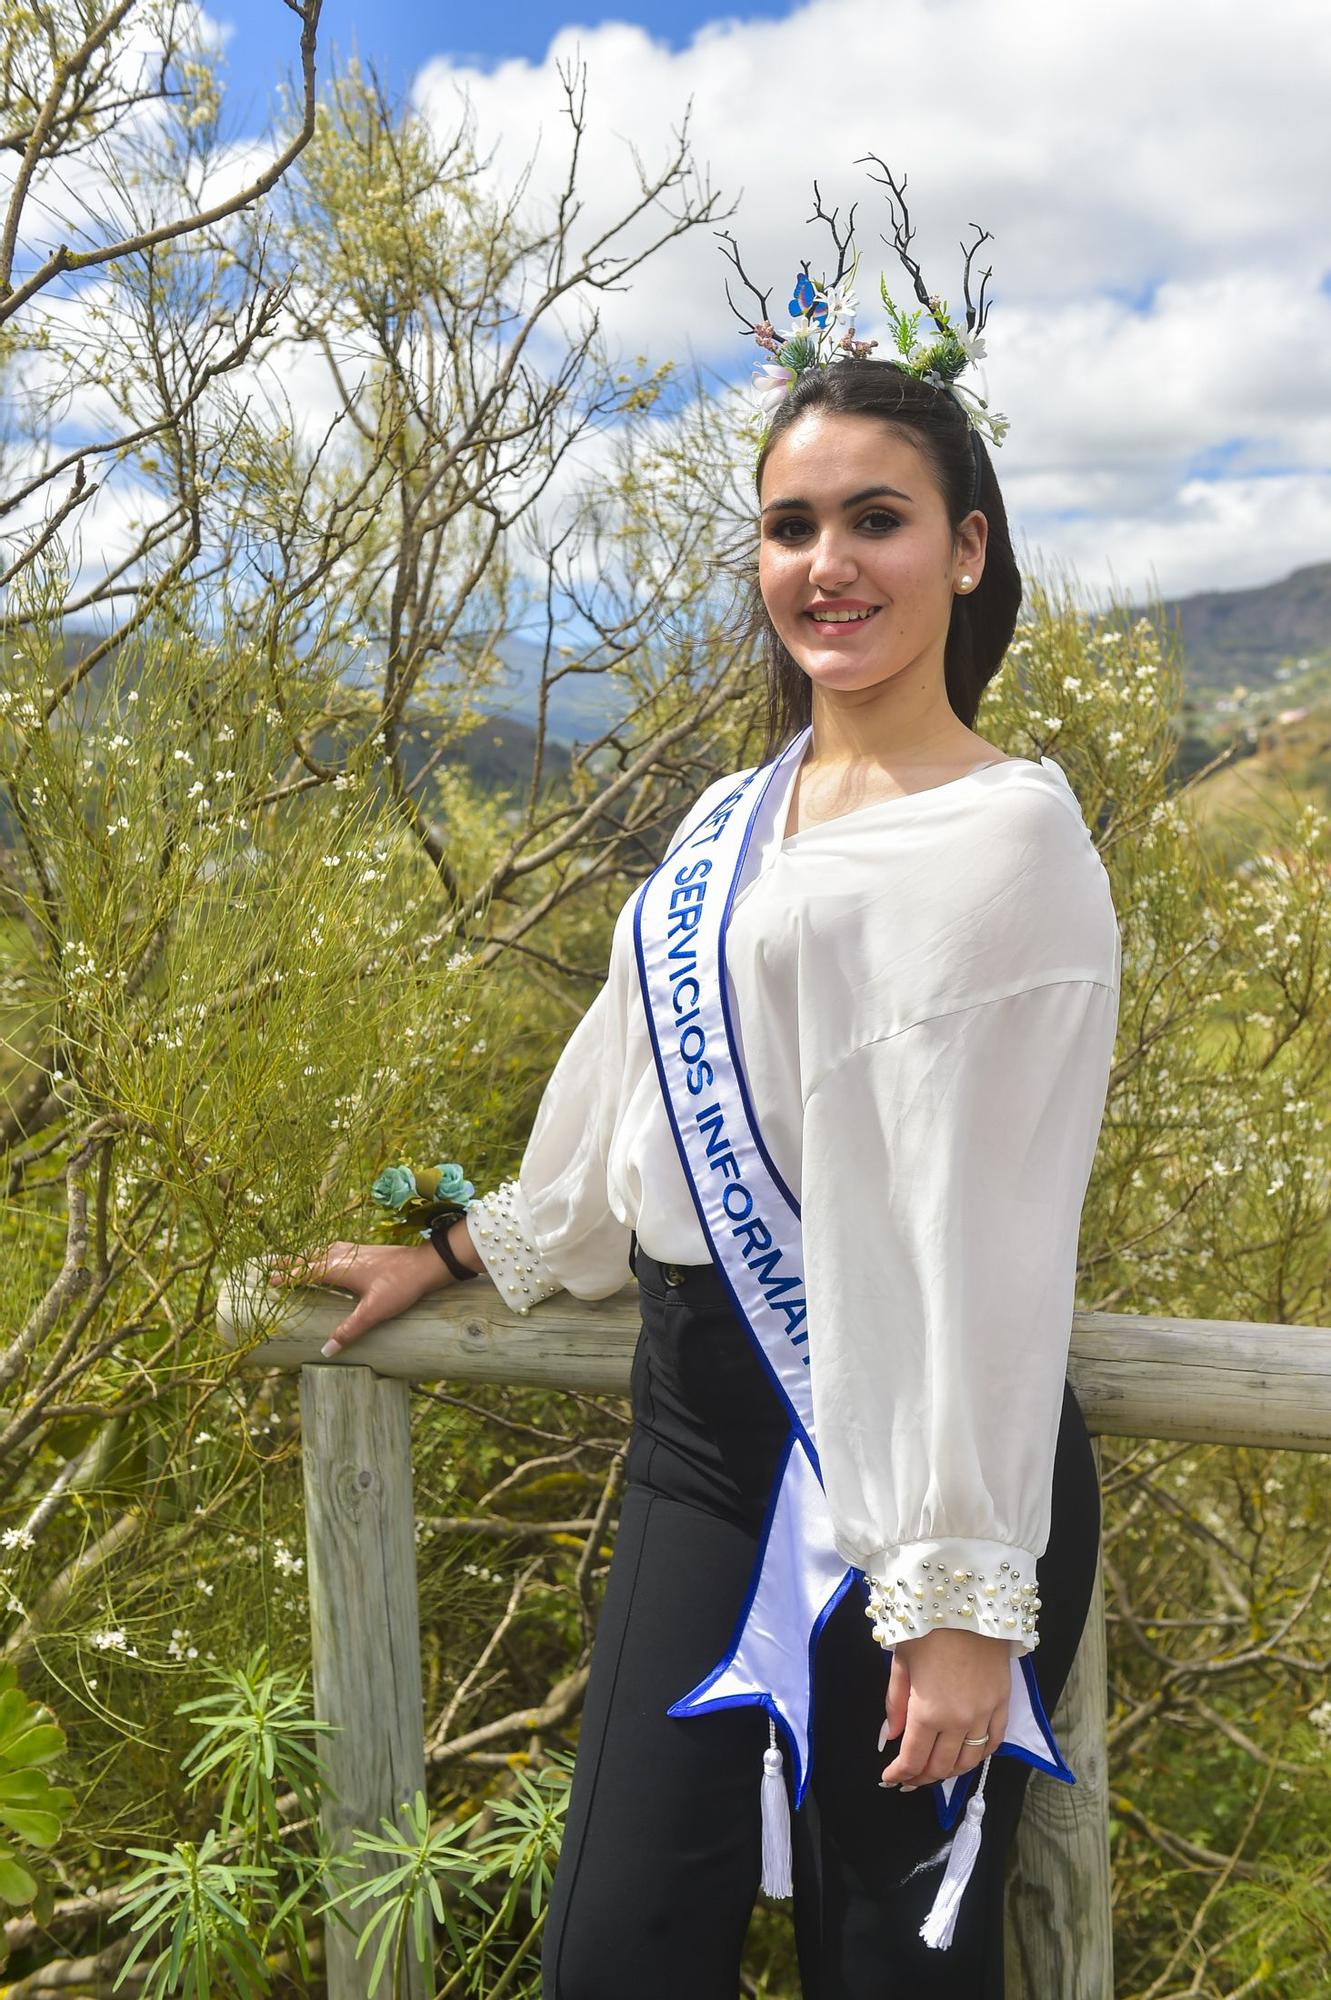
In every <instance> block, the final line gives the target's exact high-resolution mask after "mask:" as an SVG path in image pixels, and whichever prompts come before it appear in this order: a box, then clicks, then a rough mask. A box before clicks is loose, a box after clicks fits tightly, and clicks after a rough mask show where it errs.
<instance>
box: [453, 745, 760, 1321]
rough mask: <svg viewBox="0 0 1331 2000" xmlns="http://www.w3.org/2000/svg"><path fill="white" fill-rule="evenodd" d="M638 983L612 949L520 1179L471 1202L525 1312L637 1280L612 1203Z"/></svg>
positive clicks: (480, 1238)
mask: <svg viewBox="0 0 1331 2000" xmlns="http://www.w3.org/2000/svg"><path fill="white" fill-rule="evenodd" d="M733 782H734V780H733V778H732V777H729V776H727V777H722V778H719V779H716V780H714V781H713V783H712V784H711V785H709V786H708V787H707V789H706V791H704V792H703V794H702V796H701V797H700V798H699V799H697V800H696V801H695V802H694V804H693V805H692V806H691V807H690V809H689V811H688V812H687V813H686V814H685V816H684V818H683V820H681V822H680V824H679V826H678V827H677V828H676V829H675V832H674V833H673V834H672V835H671V838H670V842H669V845H670V846H671V847H675V846H677V845H678V843H679V841H680V840H681V839H682V838H684V836H685V835H686V834H687V832H688V831H689V829H690V828H691V827H692V826H693V825H695V824H696V823H697V822H698V821H699V820H701V819H703V818H704V817H705V816H706V814H707V812H708V811H709V810H710V808H711V805H712V802H713V800H714V798H716V797H719V796H720V793H721V792H722V790H724V788H725V787H726V786H727V785H730V784H732V783H733ZM636 894H637V891H636V890H635V891H634V895H636ZM630 900H631V899H630ZM627 907H628V905H627V904H626V905H625V910H627ZM621 932H623V934H624V937H625V939H627V935H628V933H627V931H626V930H625V914H624V910H621V912H620V923H619V925H618V926H617V932H616V935H617V936H618V935H619V934H620V933H621ZM636 980H637V974H636V970H634V969H632V968H631V967H630V966H629V964H628V956H627V955H626V956H624V957H623V958H621V957H620V956H619V955H617V954H616V953H615V952H613V951H612V953H611V960H610V970H609V975H608V977H607V979H606V982H605V984H604V985H603V986H602V987H601V990H600V991H599V993H598V994H597V996H596V998H595V999H594V1000H593V1001H592V1004H591V1006H590V1007H589V1008H588V1009H587V1012H586V1013H585V1014H584V1015H583V1017H582V1019H581V1020H580V1021H579V1023H578V1025H577V1027H576V1028H575V1029H574V1030H573V1033H572V1035H571V1036H570V1037H569V1039H568V1041H567V1042H566V1043H565V1045H564V1049H563V1052H562V1054H561V1055H560V1058H559V1060H558V1062H557V1063H556V1064H555V1067H554V1070H553V1071H552V1072H551V1076H550V1081H549V1082H548V1084H547V1085H546V1087H545V1091H544V1093H543V1095H542V1097H541V1102H540V1106H539V1108H538V1110H537V1113H536V1120H535V1123H534V1124H533V1126H532V1130H531V1136H530V1138H529V1139H528V1141H527V1146H526V1150H525V1151H524V1153H523V1155H522V1164H521V1166H520V1167H519V1169H518V1176H517V1179H516V1180H512V1181H505V1182H503V1183H502V1185H501V1186H500V1187H498V1188H496V1189H495V1190H493V1192H491V1193H490V1194H487V1195H484V1196H482V1197H481V1198H480V1199H479V1200H477V1201H473V1202H470V1203H469V1204H468V1207H467V1227H468V1230H469V1232H470V1235H471V1238H472V1241H473V1242H474V1243H475V1245H476V1250H477V1254H478V1255H479V1257H480V1259H481V1262H482V1263H483V1264H484V1266H485V1268H486V1271H487V1273H488V1275H489V1276H490V1277H491V1278H492V1279H493V1281H494V1283H495V1285H496V1286H497V1287H498V1288H499V1291H500V1293H501V1295H502V1296H503V1298H504V1299H505V1300H506V1301H507V1302H508V1304H509V1305H511V1306H513V1307H514V1308H515V1310H516V1311H518V1312H527V1311H529V1310H530V1308H531V1307H532V1306H534V1305H536V1304H537V1303H538V1301H539V1300H541V1299H544V1298H548V1297H549V1296H550V1294H551V1293H552V1292H557V1291H561V1290H562V1291H569V1292H572V1293H573V1295H574V1297H575V1298H580V1299H602V1298H608V1297H609V1296H610V1295H611V1294H612V1293H613V1292H617V1291H618V1290H619V1289H620V1287H621V1286H623V1285H625V1284H627V1283H628V1282H629V1279H630V1275H631V1274H630V1269H629V1236H630V1231H629V1228H628V1226H627V1225H626V1224H625V1223H623V1222H621V1221H620V1219H619V1217H618V1216H617V1215H616V1214H615V1212H614V1210H613V1209H612V1208H611V1206H610V1199H609V1194H608V1191H607V1186H606V1171H607V1162H608V1160H609V1156H610V1142H611V1139H612V1138H613V1136H614V1130H615V1124H616V1120H617V1117H618V1112H619V1092H620V1088H621V1084H622V1081H623V1077H624V1068H625V1050H626V1045H627V1033H628V1021H627V1014H628V1009H629V1007H630V1006H633V1005H640V1004H641V1003H640V1002H639V1001H638V997H637V985H636Z"/></svg>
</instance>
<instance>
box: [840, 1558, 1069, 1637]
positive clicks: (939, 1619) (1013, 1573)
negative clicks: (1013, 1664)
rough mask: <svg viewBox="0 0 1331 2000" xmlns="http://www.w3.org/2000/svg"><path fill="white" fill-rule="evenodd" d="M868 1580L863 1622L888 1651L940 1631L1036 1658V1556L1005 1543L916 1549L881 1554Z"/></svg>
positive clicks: (1037, 1604) (870, 1568) (1037, 1603)
mask: <svg viewBox="0 0 1331 2000" xmlns="http://www.w3.org/2000/svg"><path fill="white" fill-rule="evenodd" d="M865 1576H866V1577H867V1579H868V1583H869V1602H868V1604H867V1605H866V1607H865V1616H866V1618H871V1619H872V1620H873V1627H872V1630H873V1636H874V1638H875V1639H876V1640H877V1641H878V1643H879V1645H880V1646H883V1647H885V1648H887V1649H889V1650H890V1649H891V1648H892V1647H893V1646H895V1645H896V1644H897V1642H898V1641H899V1640H902V1639H918V1638H919V1637H920V1635H921V1634H922V1633H924V1632H929V1631H932V1629H933V1627H934V1626H935V1625H951V1626H955V1627H956V1628H957V1629H958V1630H960V1631H967V1632H983V1633H984V1634H985V1635H986V1636H987V1637H988V1638H991V1639H1008V1640H1011V1641H1012V1642H1013V1650H1014V1652H1016V1653H1017V1654H1018V1655H1021V1654H1023V1653H1033V1652H1034V1651H1035V1648H1036V1646H1037V1645H1038V1644H1039V1643H1040V1638H1039V1632H1038V1630H1037V1621H1036V1613H1037V1611H1038V1610H1039V1609H1040V1599H1039V1596H1038V1594H1037V1586H1036V1581H1035V1557H1034V1556H1033V1555H1031V1554H1030V1553H1029V1552H1028V1551H1027V1550H1025V1549H1015V1548H1008V1547H1007V1546H1006V1545H1005V1544H1004V1543H1002V1542H915V1543H913V1544H911V1545H910V1546H909V1547H907V1548H902V1549H898V1550H896V1551H895V1553H894V1552H893V1551H891V1550H888V1549H884V1550H883V1551H882V1554H881V1556H880V1557H879V1558H878V1559H876V1560H875V1561H874V1563H873V1564H872V1566H871V1567H866V1569H865Z"/></svg>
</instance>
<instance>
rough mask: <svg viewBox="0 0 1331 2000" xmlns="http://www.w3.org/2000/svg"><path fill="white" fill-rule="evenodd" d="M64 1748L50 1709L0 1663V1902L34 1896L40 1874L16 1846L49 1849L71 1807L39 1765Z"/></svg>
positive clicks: (62, 1735) (70, 1797)
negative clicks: (38, 1700)
mask: <svg viewBox="0 0 1331 2000" xmlns="http://www.w3.org/2000/svg"><path fill="white" fill-rule="evenodd" d="M64 1747H65V1732H64V1731H63V1729H61V1727H60V1725H59V1724H58V1723H57V1722H56V1721H55V1720H54V1719H53V1717H52V1715H51V1711H50V1709H48V1708H44V1707H43V1706H42V1704H41V1703H40V1702H37V1701H32V1700H31V1699H30V1698H29V1697H28V1696H27V1695H25V1694H24V1692H23V1690H22V1688H21V1687H20V1686H19V1684H18V1673H17V1670H16V1669H15V1668H14V1667H13V1666H12V1665H11V1664H9V1663H8V1662H6V1663H5V1664H4V1665H0V1902H5V1903H9V1904H12V1905H15V1906H17V1907H19V1908H23V1907H24V1906H26V1905H27V1904H29V1903H33V1902H36V1901H37V1900H38V1897H39V1895H40V1891H41V1882H40V1877H39V1876H37V1875H34V1874H33V1872H32V1870H31V1868H30V1867H29V1866H28V1865H27V1861H28V1859H29V1857H27V1856H23V1855H21V1853H20V1850H21V1849H23V1848H33V1847H36V1848H41V1849H46V1848H51V1847H54V1846H55V1844H56V1842H57V1840H59V1838H60V1833H61V1829H62V1827H63V1825H64V1822H65V1820H66V1819H67V1818H68V1816H69V1814H70V1813H71V1812H72V1811H73V1809H74V1794H73V1792H71V1791H67V1790H66V1789H65V1787H64V1786H63V1785H53V1784H52V1783H51V1780H50V1778H49V1777H48V1776H47V1774H46V1772H45V1770H43V1768H42V1766H43V1765H45V1764H50V1763H53V1762H54V1761H55V1759H56V1758H57V1757H58V1756H59V1755H60V1754H61V1752H62V1751H63V1749H64Z"/></svg>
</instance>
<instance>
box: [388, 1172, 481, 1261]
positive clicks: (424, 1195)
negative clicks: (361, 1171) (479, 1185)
mask: <svg viewBox="0 0 1331 2000" xmlns="http://www.w3.org/2000/svg"><path fill="white" fill-rule="evenodd" d="M475 1193H476V1190H475V1188H474V1187H473V1186H472V1184H471V1182H470V1181H469V1180H468V1179H467V1177H466V1175H465V1174H464V1173H463V1171H462V1168H461V1167H460V1166H459V1165H458V1163H457V1161H456V1160H445V1161H442V1162H440V1163H439V1164H438V1165H437V1166H433V1167H412V1166H408V1165H407V1163H406V1162H405V1161H400V1162H399V1163H398V1165H397V1166H394V1167H385V1168H384V1169H383V1170H382V1172H380V1173H378V1174H376V1176H375V1178H374V1180H373V1182H372V1184H371V1186H370V1199H371V1200H372V1201H373V1202H375V1203H376V1204H377V1205H378V1207H379V1208H380V1209H381V1210H382V1213H381V1214H380V1215H379V1216H378V1217H377V1218H376V1220H375V1225H374V1226H375V1228H376V1230H377V1231H378V1232H379V1234H380V1235H382V1236H387V1237H388V1238H389V1239H390V1240H391V1241H394V1242H397V1241H399V1240H401V1239H402V1238H403V1236H405V1235H406V1234H408V1233H410V1234H411V1235H412V1236H424V1237H428V1236H429V1234H430V1231H431V1229H433V1227H434V1225H435V1224H436V1223H437V1222H444V1221H452V1220H453V1219H454V1218H455V1217H457V1216H459V1215H465V1214H466V1212H467V1211H466V1204H467V1203H468V1202H469V1201H470V1200H471V1199H472V1197H473V1196H474V1195H475Z"/></svg>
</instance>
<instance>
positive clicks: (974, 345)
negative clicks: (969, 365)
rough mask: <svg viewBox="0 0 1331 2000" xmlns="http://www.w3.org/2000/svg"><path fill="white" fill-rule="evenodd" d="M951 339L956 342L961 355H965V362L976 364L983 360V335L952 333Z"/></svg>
mask: <svg viewBox="0 0 1331 2000" xmlns="http://www.w3.org/2000/svg"><path fill="white" fill-rule="evenodd" d="M952 337H953V339H954V340H955V341H956V343H957V346H958V347H959V348H960V349H961V351H962V353H963V354H964V355H965V357H966V359H967V361H970V362H976V361H983V360H984V353H985V348H984V336H983V334H979V333H957V332H955V331H954V333H953V336H952Z"/></svg>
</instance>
